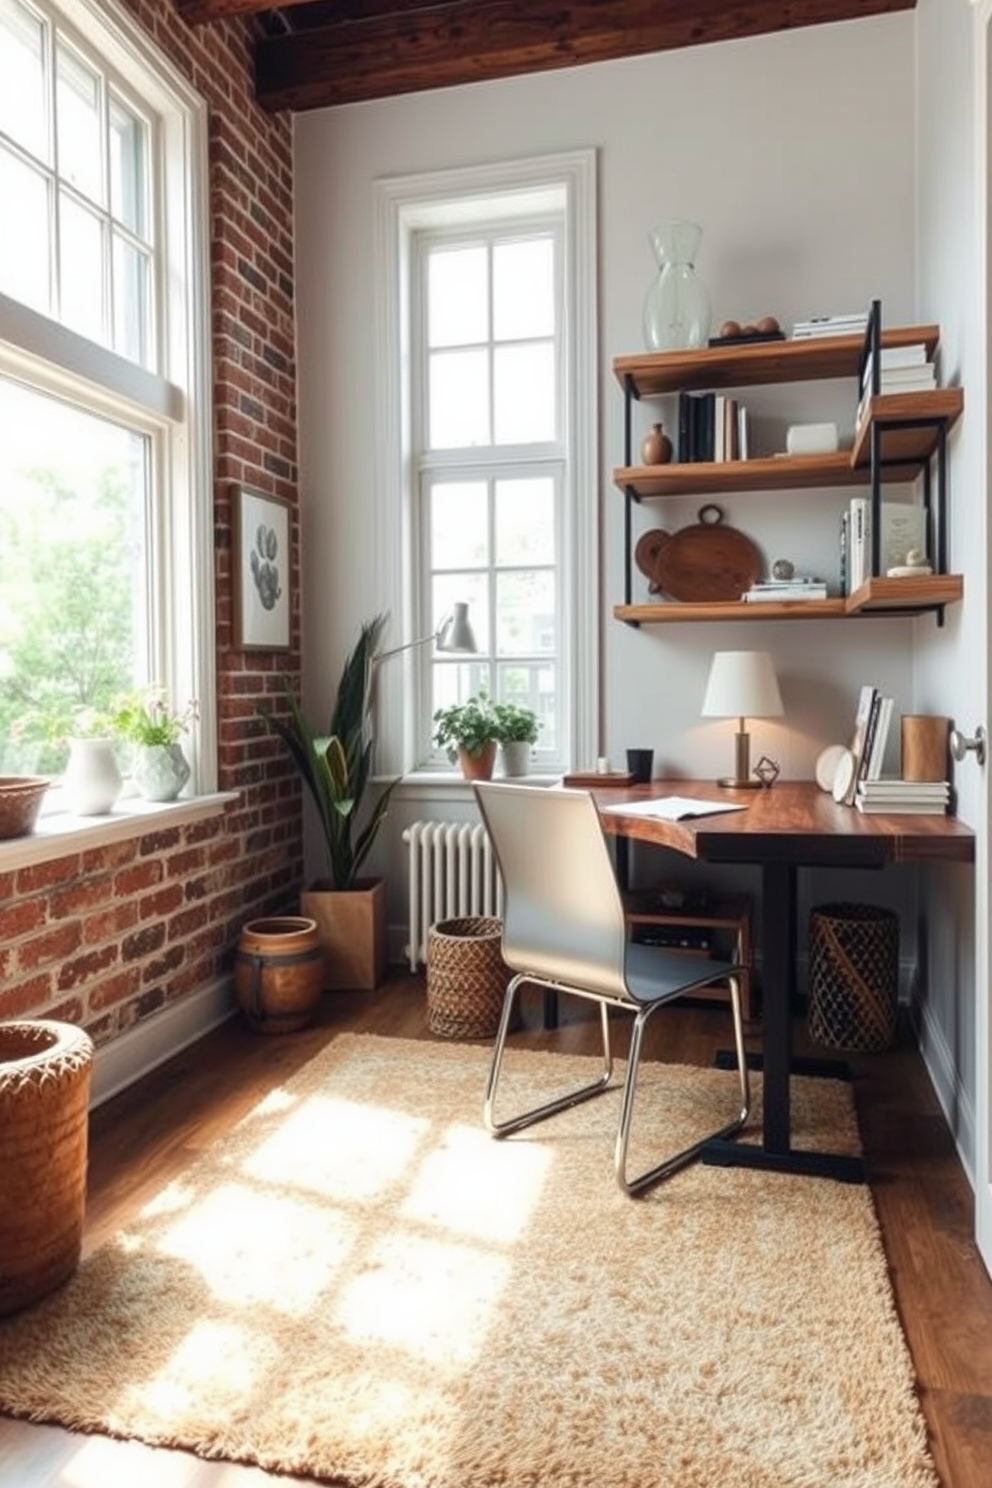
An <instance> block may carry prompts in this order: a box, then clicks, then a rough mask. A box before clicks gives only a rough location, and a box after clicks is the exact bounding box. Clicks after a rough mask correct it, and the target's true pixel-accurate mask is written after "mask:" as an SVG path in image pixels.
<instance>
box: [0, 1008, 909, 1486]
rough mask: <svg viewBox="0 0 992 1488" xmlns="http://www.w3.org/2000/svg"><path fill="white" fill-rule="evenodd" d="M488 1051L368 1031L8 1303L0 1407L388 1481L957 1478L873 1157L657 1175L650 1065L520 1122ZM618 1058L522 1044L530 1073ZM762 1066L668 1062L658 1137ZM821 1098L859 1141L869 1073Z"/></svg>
mask: <svg viewBox="0 0 992 1488" xmlns="http://www.w3.org/2000/svg"><path fill="white" fill-rule="evenodd" d="M488 1060H489V1052H488V1050H487V1049H485V1048H484V1047H481V1046H478V1045H442V1044H436V1043H429V1042H416V1041H406V1040H399V1039H387V1038H380V1037H375V1036H369V1035H350V1034H349V1035H342V1036H340V1037H338V1038H336V1039H334V1040H333V1041H332V1042H331V1043H330V1044H329V1045H328V1046H327V1048H326V1049H325V1050H324V1051H322V1053H321V1054H319V1055H318V1056H317V1057H316V1058H315V1059H314V1060H312V1061H311V1062H310V1064H308V1065H307V1066H306V1067H305V1068H304V1069H302V1070H301V1071H300V1072H299V1073H298V1074H296V1075H294V1076H292V1077H291V1078H290V1079H288V1080H287V1081H286V1082H285V1083H284V1084H283V1085H282V1086H280V1087H279V1089H277V1090H275V1091H273V1092H272V1093H271V1094H270V1095H269V1096H267V1097H266V1099H265V1100H263V1101H262V1102H260V1103H259V1105H258V1106H256V1107H255V1109H254V1110H253V1111H252V1112H250V1113H249V1114H248V1115H247V1116H246V1117H245V1118H244V1120H243V1121H242V1122H241V1123H240V1124H239V1126H238V1127H237V1128H236V1129H235V1130H234V1131H233V1132H232V1133H231V1134H229V1135H228V1136H227V1137H225V1138H224V1139H223V1140H221V1141H219V1142H218V1143H216V1144H215V1145H214V1146H212V1147H211V1148H209V1149H207V1150H206V1151H205V1152H204V1153H203V1154H202V1156H200V1157H199V1158H198V1159H197V1160H196V1161H195V1162H194V1163H192V1164H191V1166H190V1167H189V1169H188V1170H187V1171H186V1172H185V1173H184V1174H183V1175H182V1177H181V1178H180V1179H179V1180H177V1181H176V1182H174V1183H172V1184H170V1185H169V1186H168V1188H166V1189H165V1190H163V1192H162V1193H161V1194H160V1195H158V1196H157V1197H156V1198H155V1199H154V1200H153V1201H152V1202H150V1203H149V1204H148V1205H146V1206H145V1208H144V1209H143V1211H142V1213H141V1214H140V1216H139V1217H138V1218H137V1219H136V1220H135V1221H134V1223H132V1224H130V1225H129V1226H128V1227H127V1228H126V1230H124V1231H122V1232H121V1233H120V1234H118V1235H117V1236H115V1237H114V1239H113V1240H111V1241H108V1242H107V1243H106V1244H105V1245H103V1246H101V1247H100V1249H99V1250H97V1251H96V1252H95V1253H94V1254H93V1255H92V1256H90V1257H88V1258H87V1259H86V1260H85V1261H84V1263H83V1265H82V1266H81V1268H80V1270H79V1271H78V1273H77V1274H76V1276H75V1277H74V1278H72V1280H71V1281H70V1282H69V1283H68V1284H67V1285H66V1286H65V1287H64V1288H62V1289H61V1290H60V1291H59V1292H57V1293H55V1294H53V1295H52V1296H51V1297H49V1298H47V1299H45V1300H44V1301H43V1302H41V1303H39V1304H38V1305H37V1306H36V1307H34V1308H32V1309H30V1310H29V1311H28V1312H25V1313H22V1314H20V1315H17V1316H15V1317H12V1318H9V1319H6V1320H3V1321H0V1407H2V1408H3V1409H6V1410H8V1411H12V1412H14V1413H18V1414H22V1415H27V1416H32V1417H34V1418H36V1419H39V1420H51V1421H58V1422H61V1423H62V1424H65V1425H69V1426H76V1427H80V1428H83V1429H89V1430H94V1431H101V1432H108V1433H111V1434H117V1435H121V1436H130V1437H136V1438H139V1439H141V1440H144V1441H148V1442H152V1443H162V1444H168V1445H172V1446H182V1447H187V1448H190V1449H192V1450H194V1451H198V1452H199V1453H200V1454H201V1455H203V1456H211V1457H220V1458H230V1459H232V1460H239V1461H246V1462H256V1463H259V1464H260V1465H261V1466H263V1467H267V1468H272V1469H280V1470H282V1471H284V1472H294V1473H308V1474H312V1475H315V1476H325V1477H334V1478H340V1479H341V1480H342V1481H343V1482H345V1483H348V1484H352V1485H362V1488H539V1485H541V1488H543V1485H548V1488H715V1485H717V1484H719V1485H721V1488H938V1479H937V1477H936V1474H935V1472H934V1469H933V1466H932V1462H931V1459H930V1457H929V1454H928V1450H927V1442H926V1432H925V1426H924V1422H923V1418H922V1415H921V1412H920V1409H919V1404H918V1401H917V1398H916V1393H915V1384H914V1379H913V1372H912V1367H911V1362H910V1359H909V1354H908V1350H907V1348H906V1344H905V1340H904V1338H903V1335H902V1332H901V1329H900V1326H899V1322H898V1318H897V1316H896V1312H895V1306H894V1302H893V1298H892V1292H891V1288H890V1286H889V1282H888V1276H887V1272H886V1265H885V1257H884V1253H883V1250H882V1245H881V1240H880V1237H879V1233H878V1228H877V1224H876V1221H875V1216H874V1210H873V1207H872V1202H871V1195H870V1193H869V1192H868V1190H867V1189H865V1188H859V1187H857V1186H853V1185H846V1184H837V1183H833V1182H831V1181H827V1180H822V1179H813V1178H798V1177H795V1176H786V1175H782V1174H774V1173H761V1172H758V1171H750V1170H746V1169H733V1168H709V1167H704V1166H700V1165H696V1166H694V1167H691V1168H689V1169H687V1170H685V1171H684V1172H682V1173H680V1174H678V1175H677V1176H676V1177H675V1178H673V1179H672V1180H670V1181H669V1182H668V1183H666V1184H663V1185H662V1186H660V1187H659V1188H657V1189H654V1190H652V1191H651V1192H650V1193H648V1194H647V1195H646V1196H645V1197H644V1198H643V1199H641V1200H638V1201H632V1200H630V1199H628V1198H627V1197H625V1196H624V1195H623V1194H622V1193H621V1192H620V1191H619V1189H618V1187H617V1186H616V1183H615V1181H614V1177H613V1166H612V1164H613V1142H614V1137H615V1130H616V1121H617V1115H618V1092H610V1093H609V1094H608V1095H607V1096H605V1097H602V1098H600V1099H598V1100H596V1101H593V1102H591V1103H589V1104H586V1105H583V1106H581V1107H579V1108H576V1109H574V1110H571V1111H568V1112H565V1113H562V1114H561V1115H560V1116H557V1117H555V1118H554V1119H552V1120H551V1121H549V1122H546V1123H544V1124H542V1125H541V1126H540V1127H537V1128H531V1129H530V1130H529V1131H527V1132H525V1133H521V1134H520V1135H518V1136H516V1137H513V1138H511V1139H508V1140H505V1141H500V1142H497V1141H495V1140H493V1139H492V1138H491V1137H489V1136H488V1135H487V1134H486V1133H485V1132H484V1131H483V1129H482V1124H481V1108H482V1098H483V1091H484V1088H485V1079H486V1072H487V1069H488ZM597 1067H598V1066H597V1061H594V1060H591V1059H584V1058H579V1057H576V1056H559V1055H550V1054H539V1053H534V1052H531V1051H526V1050H521V1049H513V1050H512V1051H511V1056H510V1057H508V1063H507V1078H508V1081H509V1082H510V1091H511V1093H510V1097H509V1098H510V1099H513V1098H515V1097H514V1093H513V1090H514V1087H515V1091H516V1095H517V1096H519V1098H520V1099H521V1100H529V1101H533V1100H535V1099H538V1098H541V1097H542V1096H544V1095H545V1094H549V1093H550V1092H551V1088H552V1087H554V1086H557V1088H559V1089H560V1088H561V1087H562V1085H563V1084H565V1083H568V1082H569V1081H571V1080H576V1081H579V1080H582V1079H586V1080H587V1079H588V1078H589V1077H590V1072H591V1071H594V1070H595V1069H596V1068H597ZM734 1082H735V1077H734V1076H733V1075H728V1074H727V1073H725V1072H721V1071H717V1070H697V1069H688V1068H684V1067H680V1066H668V1065H648V1066H646V1068H645V1077H644V1080H643V1084H642V1087H641V1089H640V1092H639V1096H638V1107H637V1115H636V1121H637V1123H638V1128H637V1129H638V1143H639V1144H640V1146H641V1147H642V1148H643V1152H642V1154H641V1155H642V1156H643V1157H644V1158H645V1159H646V1161H648V1162H650V1161H652V1160H656V1159H657V1156H659V1155H660V1152H661V1151H662V1150H672V1149H674V1148H675V1147H678V1146H682V1145H684V1144H685V1142H686V1141H688V1140H690V1139H691V1138H692V1137H693V1136H694V1135H695V1134H698V1133H699V1132H701V1131H703V1130H706V1129H708V1128H710V1127H712V1126H714V1125H715V1124H717V1122H718V1121H719V1120H720V1119H721V1117H722V1116H723V1114H724V1113H725V1112H729V1110H732V1109H733V1106H734V1103H735V1093H734ZM757 1084H758V1090H759V1094H760V1080H759V1081H758V1082H757ZM759 1122H760V1112H759V1113H758V1114H757V1115H756V1117H755V1118H753V1124H754V1126H755V1127H757V1125H758V1123H759ZM793 1128H794V1132H793V1135H794V1140H795V1141H796V1144H797V1145H801V1146H804V1147H814V1146H820V1147H823V1148H830V1149H832V1150H837V1151H848V1152H853V1151H856V1150H857V1146H858V1137H857V1129H856V1123H855V1119H854V1113H853V1105H852V1100H851V1093H850V1090H849V1089H848V1088H847V1087H846V1086H844V1085H843V1084H841V1083H840V1082H836V1081H817V1080H810V1079H796V1080H794V1081H793ZM631 1156H632V1161H633V1162H635V1163H636V1162H638V1160H639V1155H638V1152H636V1151H633V1152H632V1154H631Z"/></svg>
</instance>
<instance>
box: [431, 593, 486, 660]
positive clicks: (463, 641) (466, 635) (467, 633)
mask: <svg viewBox="0 0 992 1488" xmlns="http://www.w3.org/2000/svg"><path fill="white" fill-rule="evenodd" d="M437 649H438V650H439V651H445V652H447V653H448V654H450V653H452V652H454V653H456V654H457V653H458V652H467V653H468V654H469V655H474V654H475V652H477V651H478V649H479V648H478V646H477V645H476V641H475V632H474V631H473V629H472V624H471V621H470V620H469V618H468V605H467V604H466V603H465V601H464V600H456V601H455V603H454V604H453V605H452V606H451V614H450V615H448V616H447V618H446V619H444V620H442V622H441V625H440V628H439V630H438V633H437Z"/></svg>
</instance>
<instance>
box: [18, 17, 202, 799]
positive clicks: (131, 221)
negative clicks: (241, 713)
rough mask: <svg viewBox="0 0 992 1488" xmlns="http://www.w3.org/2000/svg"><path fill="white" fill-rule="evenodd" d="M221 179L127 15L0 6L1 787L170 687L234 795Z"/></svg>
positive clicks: (53, 767) (192, 100)
mask: <svg viewBox="0 0 992 1488" xmlns="http://www.w3.org/2000/svg"><path fill="white" fill-rule="evenodd" d="M207 168H208V167H207V138H206V107H205V105H204V103H203V101H202V100H201V99H200V98H199V97H198V95H197V94H196V93H195V92H194V90H193V89H192V88H191V87H190V86H189V84H188V83H187V82H186V81H185V79H183V78H182V76H181V75H180V74H179V73H178V72H177V71H176V69H175V68H174V67H173V66H172V64H171V63H169V62H168V60H167V59H166V58H165V57H164V56H163V55H161V54H160V53H159V52H158V50H157V48H156V47H155V46H154V43H153V42H152V41H151V39H150V38H149V37H148V36H147V34H146V33H145V32H144V31H143V30H141V28H140V27H139V26H138V25H137V24H136V22H135V21H134V20H133V18H132V17H130V16H129V15H128V13H127V12H126V11H125V10H123V9H122V8H120V7H119V6H118V5H117V4H116V3H115V0H0V201H2V202H3V219H2V225H0V554H2V561H3V570H4V586H3V587H4V604H3V609H2V613H0V773H33V772H38V773H44V774H51V775H54V776H57V775H58V773H59V770H60V767H61V765H62V764H63V763H64V754H65V750H66V743H65V739H66V735H67V733H70V732H72V730H73V727H74V724H75V721H76V719H77V718H79V717H82V718H83V719H85V717H86V715H87V713H100V712H101V711H103V710H105V709H106V708H107V707H108V705H109V704H111V702H112V700H113V699H114V698H115V697H118V696H120V695H121V694H122V693H125V692H127V691H130V690H136V689H140V688H143V687H145V686H151V685H156V686H160V687H162V688H164V689H165V690H166V691H167V692H168V693H169V695H170V697H171V698H172V699H173V700H174V701H175V703H176V705H177V708H179V709H181V708H182V706H183V705H184V704H185V702H186V701H187V700H189V699H191V698H196V699H197V701H198V703H199V709H200V718H199V721H198V725H197V731H196V736H195V737H191V738H190V739H189V740H187V741H186V745H185V747H186V752H187V754H188V755H189V756H190V758H191V763H192V764H193V767H194V774H193V788H194V792H195V793H196V794H204V793H206V792H209V791H212V790H214V789H216V703H215V680H214V678H215V658H214V639H215V631H214V600H213V512H212V468H211V426H212V409H211V382H210V327H209V313H210V306H209V222H208V181H207ZM50 797H51V799H52V802H53V803H54V805H55V806H56V807H57V805H58V797H57V793H54V794H53V793H50Z"/></svg>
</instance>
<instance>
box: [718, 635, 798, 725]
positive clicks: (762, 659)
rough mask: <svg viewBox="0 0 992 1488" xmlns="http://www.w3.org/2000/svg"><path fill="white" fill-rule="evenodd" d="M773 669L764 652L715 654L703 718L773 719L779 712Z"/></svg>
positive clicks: (769, 658) (780, 703) (780, 711)
mask: <svg viewBox="0 0 992 1488" xmlns="http://www.w3.org/2000/svg"><path fill="white" fill-rule="evenodd" d="M782 711H783V710H782V695H781V693H780V692H779V690H778V679H777V677H776V676H775V668H774V667H773V666H772V659H771V657H770V656H769V655H768V652H767V651H715V652H714V653H713V661H712V664H711V666H710V675H709V681H708V682H707V684H706V696H705V697H704V698H703V708H702V716H703V717H704V718H777V717H778V716H779V715H780V714H781V713H782Z"/></svg>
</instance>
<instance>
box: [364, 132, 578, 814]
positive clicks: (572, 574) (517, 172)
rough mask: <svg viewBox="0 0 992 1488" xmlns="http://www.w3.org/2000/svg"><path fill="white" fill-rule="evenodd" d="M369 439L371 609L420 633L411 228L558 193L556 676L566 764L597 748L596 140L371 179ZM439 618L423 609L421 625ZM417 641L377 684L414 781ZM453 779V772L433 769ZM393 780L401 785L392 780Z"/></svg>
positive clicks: (383, 724)
mask: <svg viewBox="0 0 992 1488" xmlns="http://www.w3.org/2000/svg"><path fill="white" fill-rule="evenodd" d="M374 189H375V279H376V284H377V287H378V294H377V316H376V326H375V334H376V343H375V344H376V417H377V439H376V448H377V451H378V456H377V470H376V480H375V483H374V486H375V492H376V500H375V505H374V513H373V521H374V538H373V540H374V542H375V544H376V551H377V552H378V553H379V554H380V555H381V564H380V568H379V574H380V577H379V587H378V589H377V593H376V603H375V608H376V609H377V610H380V611H385V612H388V613H389V614H390V616H391V621H392V624H391V639H392V637H395V642H394V644H397V645H398V644H400V643H401V642H403V641H410V640H413V639H415V638H416V637H417V636H418V635H422V634H424V633H425V631H424V630H423V629H422V628H421V629H418V626H419V627H423V625H424V624H425V620H424V618H423V615H422V609H421V600H420V587H421V586H420V583H419V576H420V567H421V564H420V559H419V556H418V553H417V549H416V542H417V534H416V530H415V525H414V521H413V513H414V506H415V493H414V492H413V491H412V489H411V484H410V483H411V481H412V480H414V479H415V478H416V473H415V471H414V470H413V467H412V457H413V438H414V435H413V421H412V410H411V395H410V385H409V367H410V356H411V344H410V342H411V337H410V303H409V289H408V286H409V284H410V274H411V272H412V271H413V263H412V256H413V237H414V234H415V233H417V232H418V231H421V230H425V229H430V228H436V227H438V226H439V225H443V224H454V223H456V222H458V221H461V222H463V223H470V222H473V221H476V222H478V221H482V220H488V218H489V217H490V216H491V215H492V208H493V203H494V201H495V200H498V201H499V203H500V205H501V206H506V205H508V204H509V200H510V199H512V198H515V199H516V205H517V206H518V210H519V215H529V216H532V217H539V216H541V215H546V210H547V205H548V203H549V201H551V200H552V199H554V198H555V197H556V196H557V197H560V196H561V195H562V194H563V197H564V212H565V246H564V253H565V267H566V274H565V329H566V336H565V368H564V373H565V387H566V390H567V391H566V394H565V397H566V406H568V405H569V404H570V405H571V406H570V407H569V408H568V412H567V415H566V420H565V428H564V430H563V436H564V445H565V449H566V463H567V471H568V477H569V485H570V491H569V493H568V494H567V495H566V499H565V501H564V523H563V527H562V532H561V539H562V554H561V570H560V573H561V583H562V595H561V615H562V630H563V634H562V637H561V650H560V655H559V686H560V688H561V690H562V697H563V709H562V723H563V728H564V731H565V733H566V736H567V738H566V739H565V740H563V750H564V751H565V752H566V754H567V758H566V759H565V761H564V763H566V764H576V763H578V762H588V761H590V760H592V759H594V758H595V752H596V748H597V736H598V706H599V702H598V700H599V642H598V633H599V513H598V491H599V460H598V422H599V416H598V399H597V388H598V350H597V312H596V152H595V151H594V150H591V149H590V150H578V151H573V152H570V153H568V154H562V155H553V156H543V157H536V158H534V159H528V160H520V161H508V162H502V163H498V164H494V165H487V166H478V167H465V168H460V169H456V170H450V171H438V172H431V173H428V174H424V175H416V176H404V177H395V178H390V179H384V180H380V181H377V182H376V183H375V188H374ZM439 618H440V617H431V618H430V619H429V620H427V621H426V624H427V632H428V633H429V631H430V630H431V629H432V628H433V625H434V624H435V623H436V620H437V619H439ZM425 649H426V648H424V647H418V646H413V647H411V648H410V649H409V650H407V651H405V652H404V653H403V654H402V655H401V656H399V657H396V658H395V659H394V660H391V661H390V662H389V663H388V665H387V666H385V667H383V668H382V669H381V670H380V673H379V677H378V694H377V706H378V714H377V719H378V722H377V747H378V756H377V767H378V768H379V769H381V770H382V771H384V772H385V773H389V774H403V775H405V776H407V777H409V778H411V779H423V778H425V776H426V775H427V774H428V773H430V772H427V771H425V770H424V769H423V768H418V765H419V761H418V758H417V756H418V752H419V751H418V742H419V737H420V731H421V730H422V729H423V714H422V712H421V711H418V707H419V705H418V699H420V698H422V697H423V696H424V695H425V690H426V684H425V681H424V678H425V670H424V664H423V657H422V653H423V651H424V650H425ZM439 778H443V779H450V780H452V781H456V780H458V777H457V776H456V775H455V774H454V772H452V773H451V774H450V775H448V773H447V772H445V775H444V777H439V776H438V774H437V773H436V766H435V767H434V773H433V774H431V779H432V780H434V781H437V780H438V779H439ZM401 790H402V787H401Z"/></svg>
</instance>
